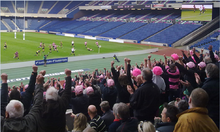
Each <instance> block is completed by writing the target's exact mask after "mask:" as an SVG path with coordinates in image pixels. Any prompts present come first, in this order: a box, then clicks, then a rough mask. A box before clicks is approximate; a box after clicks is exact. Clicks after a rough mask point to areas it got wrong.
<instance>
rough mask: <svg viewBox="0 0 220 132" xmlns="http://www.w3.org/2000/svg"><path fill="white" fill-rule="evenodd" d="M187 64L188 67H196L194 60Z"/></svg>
mask: <svg viewBox="0 0 220 132" xmlns="http://www.w3.org/2000/svg"><path fill="white" fill-rule="evenodd" d="M186 66H187V67H188V68H190V69H192V68H195V66H196V65H195V63H193V62H192V61H190V62H188V63H186Z"/></svg>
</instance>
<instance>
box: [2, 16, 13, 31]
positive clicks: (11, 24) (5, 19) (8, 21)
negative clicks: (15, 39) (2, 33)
mask: <svg viewBox="0 0 220 132" xmlns="http://www.w3.org/2000/svg"><path fill="white" fill-rule="evenodd" d="M2 20H3V21H5V22H6V23H7V24H8V26H9V27H11V29H15V25H14V24H13V23H12V22H11V19H9V18H3V19H2Z"/></svg>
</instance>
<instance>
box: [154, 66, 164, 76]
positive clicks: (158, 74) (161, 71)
mask: <svg viewBox="0 0 220 132" xmlns="http://www.w3.org/2000/svg"><path fill="white" fill-rule="evenodd" d="M152 71H153V73H154V74H155V75H157V76H160V75H161V74H162V73H163V70H162V68H161V67H159V66H155V67H154V68H153V70H152Z"/></svg>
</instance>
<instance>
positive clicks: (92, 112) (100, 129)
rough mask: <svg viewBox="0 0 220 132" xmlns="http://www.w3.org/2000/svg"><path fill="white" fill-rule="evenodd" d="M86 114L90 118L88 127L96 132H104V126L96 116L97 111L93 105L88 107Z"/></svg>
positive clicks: (102, 121)
mask: <svg viewBox="0 0 220 132" xmlns="http://www.w3.org/2000/svg"><path fill="white" fill-rule="evenodd" d="M88 114H89V117H90V118H91V121H90V126H91V127H92V128H93V129H95V130H96V132H104V131H106V125H105V122H104V120H103V119H102V118H101V117H100V116H99V115H98V114H97V109H96V107H95V106H94V105H90V106H89V107H88Z"/></svg>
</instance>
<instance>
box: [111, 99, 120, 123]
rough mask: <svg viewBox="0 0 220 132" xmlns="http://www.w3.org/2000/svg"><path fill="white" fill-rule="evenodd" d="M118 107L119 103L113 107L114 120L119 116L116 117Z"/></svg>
mask: <svg viewBox="0 0 220 132" xmlns="http://www.w3.org/2000/svg"><path fill="white" fill-rule="evenodd" d="M118 107H119V103H115V104H114V105H113V108H112V110H113V115H114V116H115V119H119V116H118Z"/></svg>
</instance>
